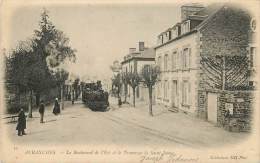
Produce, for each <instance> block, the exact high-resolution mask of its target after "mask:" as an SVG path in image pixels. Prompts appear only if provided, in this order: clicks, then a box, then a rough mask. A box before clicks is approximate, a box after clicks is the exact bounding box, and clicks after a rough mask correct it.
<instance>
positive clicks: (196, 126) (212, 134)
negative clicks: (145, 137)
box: [110, 98, 249, 147]
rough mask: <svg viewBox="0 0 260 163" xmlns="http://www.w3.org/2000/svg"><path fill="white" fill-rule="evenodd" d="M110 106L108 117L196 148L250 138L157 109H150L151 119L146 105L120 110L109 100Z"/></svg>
mask: <svg viewBox="0 0 260 163" xmlns="http://www.w3.org/2000/svg"><path fill="white" fill-rule="evenodd" d="M110 105H111V108H112V109H111V110H110V114H111V115H113V116H116V117H117V118H121V119H123V120H125V121H129V122H131V123H134V124H136V125H138V126H141V127H145V128H149V129H151V130H156V131H158V132H160V133H161V134H163V135H167V136H171V137H173V138H175V139H177V140H180V141H184V142H186V143H188V144H191V145H195V146H198V147H216V146H221V145H233V144H234V145H235V144H237V143H239V142H241V141H243V140H245V139H246V137H247V136H248V135H249V133H232V132H228V131H226V130H224V129H223V128H220V127H216V126H215V125H214V124H211V123H209V122H207V121H204V120H201V119H199V118H197V117H194V116H190V115H187V114H184V113H181V112H178V113H173V112H170V111H168V109H167V108H165V107H163V106H160V105H153V114H154V116H153V117H151V116H149V113H148V105H147V104H146V103H145V102H136V107H135V108H134V107H133V106H131V104H130V105H129V104H123V105H122V106H121V107H120V108H119V107H118V105H117V99H113V98H110ZM227 142H228V143H227Z"/></svg>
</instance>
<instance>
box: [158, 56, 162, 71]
mask: <svg viewBox="0 0 260 163" xmlns="http://www.w3.org/2000/svg"><path fill="white" fill-rule="evenodd" d="M157 62H158V63H157V65H158V66H159V68H160V70H161V69H162V59H161V57H158V60H157Z"/></svg>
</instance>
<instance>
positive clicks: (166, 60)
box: [155, 4, 256, 122]
mask: <svg viewBox="0 0 260 163" xmlns="http://www.w3.org/2000/svg"><path fill="white" fill-rule="evenodd" d="M250 22H252V16H251V15H250V14H249V13H248V11H247V10H246V9H242V8H239V7H236V6H230V5H226V4H225V5H222V4H212V5H209V6H207V7H203V6H201V5H198V4H193V5H185V6H182V7H181V22H177V23H176V24H175V25H173V26H172V27H170V28H169V29H167V30H165V31H163V32H162V33H161V34H159V36H158V39H157V40H158V41H157V43H158V44H157V46H156V47H155V52H156V64H158V65H159V67H160V70H161V74H160V79H159V82H158V83H157V86H156V101H157V103H159V104H163V105H165V106H167V107H169V108H170V109H173V110H181V111H184V112H187V113H190V114H194V115H199V116H203V117H204V118H206V119H208V120H209V121H212V122H217V118H218V115H220V114H221V113H218V112H217V109H214V108H215V107H217V106H210V104H209V102H210V100H211V99H212V98H211V97H209V96H211V94H210V93H208V91H209V90H211V92H212V91H213V90H229V91H234V90H250V89H251V88H250V85H253V83H252V81H250V73H249V70H250V66H248V64H247V63H249V62H250V63H251V62H252V63H253V62H254V59H253V58H254V56H255V53H256V52H255V47H256V44H254V43H253V41H251V42H252V43H250V38H251V35H252V33H254V32H252V29H251V28H250ZM251 24H252V23H251ZM249 52H250V54H249ZM249 56H250V57H249ZM248 59H250V60H251V61H250V60H248ZM202 92H203V93H202ZM212 97H213V96H212ZM214 98H217V96H216V97H215V96H214ZM208 100H209V101H208ZM215 100H216V99H215ZM213 101H214V99H213ZM211 102H212V101H211ZM213 105H217V102H216V103H214V104H213ZM212 108H213V109H212Z"/></svg>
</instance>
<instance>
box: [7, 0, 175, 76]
mask: <svg viewBox="0 0 260 163" xmlns="http://www.w3.org/2000/svg"><path fill="white" fill-rule="evenodd" d="M43 7H45V8H46V9H47V10H48V11H49V16H50V19H51V21H52V22H53V24H54V25H55V26H56V27H57V28H58V29H60V30H62V31H64V32H65V34H66V35H67V36H68V37H69V38H70V43H71V46H72V47H73V48H75V49H77V53H76V56H77V63H76V64H74V65H69V68H68V70H69V71H71V72H74V73H75V74H79V76H84V75H88V76H98V77H99V78H100V79H102V78H109V77H111V75H112V73H111V70H110V68H109V66H110V65H111V64H112V63H113V61H114V60H116V59H117V60H122V59H123V56H124V55H126V54H127V53H128V49H129V48H130V47H136V48H137V46H138V41H145V44H146V45H148V46H154V45H155V44H156V38H157V35H158V34H159V33H160V32H162V31H164V30H166V29H167V28H169V27H170V26H173V25H174V24H175V23H176V22H177V21H179V19H180V4H179V5H177V4H145V5H142V4H135V5H134V4H121V5H119V4H116V5H115V4H114V5H111V4H110V5H108V4H106V5H104V4H80V5H69V6H68V5H66V6H65V5H55V6H54V5H52V6H50V5H49V6H43V5H37V6H24V7H20V8H19V9H16V10H15V11H13V12H12V15H13V16H12V17H11V19H10V20H9V21H10V37H9V39H8V42H9V44H10V46H8V47H7V50H10V48H14V47H15V46H16V45H17V43H18V41H19V40H25V39H26V38H29V37H31V36H32V34H33V31H34V29H38V23H39V20H40V13H41V12H42V8H43Z"/></svg>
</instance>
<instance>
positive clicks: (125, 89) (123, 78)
mask: <svg viewBox="0 0 260 163" xmlns="http://www.w3.org/2000/svg"><path fill="white" fill-rule="evenodd" d="M121 78H122V83H123V85H124V95H125V100H124V103H126V97H127V91H128V89H127V84H128V83H127V75H126V73H122V75H121Z"/></svg>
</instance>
